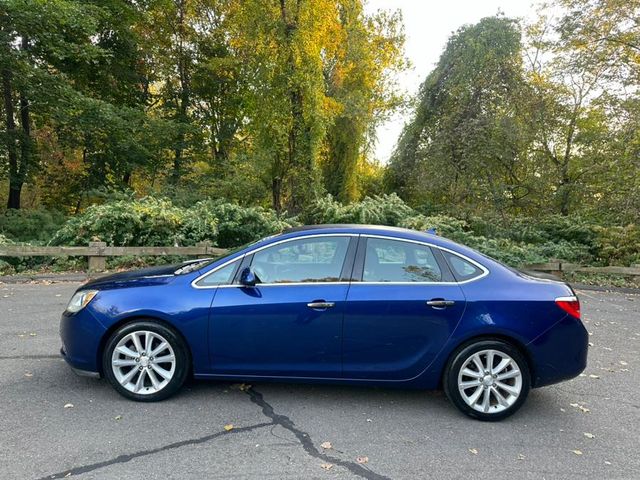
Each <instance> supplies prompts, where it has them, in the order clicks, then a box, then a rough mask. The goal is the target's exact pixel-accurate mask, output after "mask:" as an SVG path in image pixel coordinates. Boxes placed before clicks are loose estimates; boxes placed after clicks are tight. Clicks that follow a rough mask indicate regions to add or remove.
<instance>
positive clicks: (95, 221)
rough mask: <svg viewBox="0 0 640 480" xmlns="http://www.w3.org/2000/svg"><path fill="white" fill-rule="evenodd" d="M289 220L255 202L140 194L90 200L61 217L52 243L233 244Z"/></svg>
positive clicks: (281, 226) (277, 229)
mask: <svg viewBox="0 0 640 480" xmlns="http://www.w3.org/2000/svg"><path fill="white" fill-rule="evenodd" d="M291 225H292V222H286V221H283V220H280V219H279V218H278V217H277V215H276V214H275V212H273V211H271V210H266V209H263V208H259V207H249V208H244V207H240V206H238V205H235V204H231V203H220V202H211V201H201V202H198V203H196V204H195V205H193V206H192V207H190V208H180V207H176V206H174V205H173V204H172V203H171V202H170V201H169V200H158V199H154V198H145V199H142V200H137V201H117V202H112V203H106V204H102V205H93V206H91V207H89V208H87V210H85V211H84V212H83V213H82V214H80V215H77V216H75V217H73V218H71V219H69V220H68V221H67V223H66V224H65V225H64V226H63V227H62V228H60V230H58V232H56V234H55V235H54V237H53V239H52V240H51V244H52V245H87V244H88V243H89V242H91V241H102V242H106V243H107V244H108V245H116V246H164V245H176V246H180V245H194V244H196V243H198V242H201V241H209V242H210V243H211V244H212V245H218V246H220V247H223V248H227V247H235V246H239V245H242V244H244V243H247V242H250V241H254V240H258V239H260V238H261V237H264V236H266V235H271V234H274V233H278V232H281V231H282V230H284V229H285V228H288V227H290V226H291Z"/></svg>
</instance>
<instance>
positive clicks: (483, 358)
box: [458, 349, 522, 414]
mask: <svg viewBox="0 0 640 480" xmlns="http://www.w3.org/2000/svg"><path fill="white" fill-rule="evenodd" d="M458 391H459V392H460V395H461V396H462V399H463V400H464V402H465V403H466V404H467V405H468V406H469V407H471V408H473V409H474V410H476V411H478V412H481V413H488V414H493V413H499V412H503V411H504V410H506V409H508V408H509V407H511V406H512V405H513V404H514V403H515V402H516V401H517V400H518V397H519V396H520V393H521V391H522V372H521V371H520V368H519V366H518V364H517V363H516V361H515V360H514V359H513V358H511V357H510V356H509V355H507V354H506V353H505V352H502V351H499V350H489V349H488V350H481V351H479V352H475V353H473V354H472V355H471V356H469V358H467V359H466V360H465V361H464V363H463V364H462V367H461V368H460V371H459V373H458Z"/></svg>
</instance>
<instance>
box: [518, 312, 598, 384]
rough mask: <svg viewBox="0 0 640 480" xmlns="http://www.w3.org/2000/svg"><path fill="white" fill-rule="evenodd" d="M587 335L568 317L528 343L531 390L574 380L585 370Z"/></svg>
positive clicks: (577, 323) (587, 345) (579, 323)
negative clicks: (531, 360) (531, 367)
mask: <svg viewBox="0 0 640 480" xmlns="http://www.w3.org/2000/svg"><path fill="white" fill-rule="evenodd" d="M588 349H589V333H588V332H587V329H586V328H585V327H584V325H583V324H582V322H581V321H580V320H578V319H577V318H574V317H572V316H570V315H567V316H566V317H565V318H563V319H562V320H560V321H559V322H558V323H556V324H555V325H553V326H552V327H551V328H549V329H548V330H547V331H545V332H544V333H542V334H541V335H539V336H538V337H536V338H535V339H534V340H532V341H531V342H529V343H528V344H527V350H528V352H529V354H530V355H531V356H532V357H533V367H534V371H533V372H532V373H533V377H532V379H531V380H532V386H533V387H543V386H545V385H551V384H553V383H558V382H562V381H563V380H569V379H570V378H574V377H577V376H578V375H580V374H581V373H582V372H583V371H584V369H585V368H586V367H587V351H588Z"/></svg>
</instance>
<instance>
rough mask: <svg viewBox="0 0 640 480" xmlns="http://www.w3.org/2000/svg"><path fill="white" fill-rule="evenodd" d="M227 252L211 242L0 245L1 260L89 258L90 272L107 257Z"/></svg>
mask: <svg viewBox="0 0 640 480" xmlns="http://www.w3.org/2000/svg"><path fill="white" fill-rule="evenodd" d="M227 252H228V250H227V249H225V248H218V247H212V246H211V244H209V243H208V242H201V243H197V244H196V245H194V246H192V247H110V246H107V244H106V243H105V242H89V245H88V246H86V247H50V246H43V247H40V246H33V245H0V257H87V259H88V261H89V265H88V267H89V271H101V270H104V269H105V267H106V259H107V257H117V256H124V255H141V256H144V255H147V256H166V255H178V256H186V257H192V256H193V257H218V256H220V255H224V254H225V253H227Z"/></svg>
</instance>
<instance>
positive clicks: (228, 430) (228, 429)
mask: <svg viewBox="0 0 640 480" xmlns="http://www.w3.org/2000/svg"><path fill="white" fill-rule="evenodd" d="M224 429H225V430H226V431H227V432H230V431H231V430H233V425H232V424H231V423H229V424H228V425H225V426H224Z"/></svg>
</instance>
